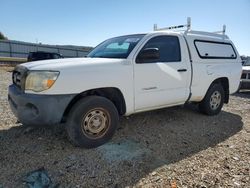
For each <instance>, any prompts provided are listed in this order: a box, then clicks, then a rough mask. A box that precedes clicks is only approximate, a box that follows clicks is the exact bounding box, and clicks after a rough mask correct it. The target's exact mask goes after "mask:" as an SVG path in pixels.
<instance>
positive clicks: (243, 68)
mask: <svg viewBox="0 0 250 188" xmlns="http://www.w3.org/2000/svg"><path fill="white" fill-rule="evenodd" d="M242 70H246V71H250V66H242Z"/></svg>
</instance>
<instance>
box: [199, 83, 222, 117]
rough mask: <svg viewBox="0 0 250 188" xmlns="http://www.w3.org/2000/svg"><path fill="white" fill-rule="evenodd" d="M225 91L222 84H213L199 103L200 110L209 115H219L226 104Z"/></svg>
mask: <svg viewBox="0 0 250 188" xmlns="http://www.w3.org/2000/svg"><path fill="white" fill-rule="evenodd" d="M224 98H225V91H224V88H223V87H222V85H221V84H213V85H211V86H210V88H209V89H208V91H207V93H206V95H205V97H204V99H203V100H202V101H201V103H200V104H199V110H200V111H201V112H202V113H204V114H207V115H217V114H218V113H220V111H221V108H222V106H223V104H224Z"/></svg>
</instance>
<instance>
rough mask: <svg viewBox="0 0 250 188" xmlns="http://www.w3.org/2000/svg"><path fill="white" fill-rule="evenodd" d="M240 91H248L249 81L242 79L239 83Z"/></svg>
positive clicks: (249, 87)
mask: <svg viewBox="0 0 250 188" xmlns="http://www.w3.org/2000/svg"><path fill="white" fill-rule="evenodd" d="M240 89H250V79H249V80H246V79H244V80H243V79H242V80H241V81H240Z"/></svg>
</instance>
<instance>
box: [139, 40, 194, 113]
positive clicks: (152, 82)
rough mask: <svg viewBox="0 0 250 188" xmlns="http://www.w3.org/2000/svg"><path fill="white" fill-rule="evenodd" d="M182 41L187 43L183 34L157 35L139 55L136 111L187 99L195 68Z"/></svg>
mask: <svg viewBox="0 0 250 188" xmlns="http://www.w3.org/2000/svg"><path fill="white" fill-rule="evenodd" d="M180 40H182V41H181V42H182V43H183V44H185V45H186V43H185V41H184V39H183V38H181V37H179V36H170V35H160V36H155V37H153V38H151V39H149V40H148V41H147V42H146V43H145V45H144V46H143V47H142V48H141V50H140V51H139V53H138V54H137V55H136V59H135V64H134V79H135V80H134V81H135V90H134V92H135V111H141V110H146V109H150V108H158V107H161V106H168V105H174V104H181V103H184V102H185V101H186V100H187V98H188V95H189V84H190V80H191V78H190V77H191V76H190V75H191V68H190V62H189V61H187V58H186V57H185V56H187V55H188V54H187V50H186V49H185V50H183V49H181V47H180ZM185 48H186V46H185ZM183 53H184V54H183Z"/></svg>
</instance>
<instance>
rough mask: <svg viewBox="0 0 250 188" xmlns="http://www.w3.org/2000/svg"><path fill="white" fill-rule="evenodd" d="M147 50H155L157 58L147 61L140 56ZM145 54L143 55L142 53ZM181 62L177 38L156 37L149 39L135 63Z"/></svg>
mask: <svg viewBox="0 0 250 188" xmlns="http://www.w3.org/2000/svg"><path fill="white" fill-rule="evenodd" d="M147 49H157V50H158V53H159V57H158V58H154V59H152V58H151V59H147V58H143V57H141V56H140V55H141V54H142V52H143V51H144V52H145V50H147ZM144 54H145V53H144ZM179 61H181V52H180V43H179V39H178V37H177V36H157V37H154V38H151V39H150V40H149V41H148V42H147V43H146V44H145V45H144V47H143V48H142V49H141V51H140V52H139V54H138V55H137V58H136V63H156V62H179Z"/></svg>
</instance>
